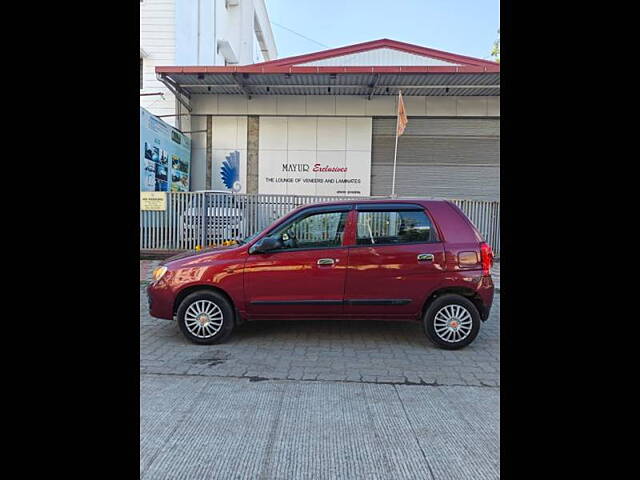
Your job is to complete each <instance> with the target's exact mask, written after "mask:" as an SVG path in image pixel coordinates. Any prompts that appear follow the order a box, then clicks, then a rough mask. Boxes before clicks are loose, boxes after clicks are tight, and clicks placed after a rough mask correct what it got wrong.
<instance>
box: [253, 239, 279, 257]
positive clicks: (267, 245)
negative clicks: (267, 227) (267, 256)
mask: <svg viewBox="0 0 640 480" xmlns="http://www.w3.org/2000/svg"><path fill="white" fill-rule="evenodd" d="M277 248H282V241H281V240H280V239H279V238H276V237H264V238H262V239H260V240H258V241H257V242H256V243H254V244H253V245H252V246H251V249H250V250H249V253H264V252H268V251H269V250H275V249H277Z"/></svg>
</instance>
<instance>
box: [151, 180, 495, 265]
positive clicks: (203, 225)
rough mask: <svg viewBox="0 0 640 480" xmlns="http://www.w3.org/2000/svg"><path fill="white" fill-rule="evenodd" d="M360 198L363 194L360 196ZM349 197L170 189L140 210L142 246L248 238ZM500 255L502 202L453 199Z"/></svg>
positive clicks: (174, 247) (180, 247)
mask: <svg viewBox="0 0 640 480" xmlns="http://www.w3.org/2000/svg"><path fill="white" fill-rule="evenodd" d="M358 199H360V200H362V199H363V197H358ZM332 200H345V197H329V196H298V195H263V194H225V193H212V192H167V202H166V207H167V208H166V210H164V211H140V249H141V250H155V249H158V250H188V249H193V248H196V246H198V245H200V246H209V245H220V244H222V243H223V242H225V241H228V240H236V239H241V238H245V237H247V236H249V235H252V234H254V233H256V232H259V231H261V230H263V229H264V228H266V227H267V226H269V225H270V224H271V223H273V222H274V221H276V220H277V219H279V218H280V217H282V216H284V215H285V214H287V213H288V212H290V211H291V210H293V209H294V208H296V207H299V206H301V205H307V204H310V203H319V202H328V201H332ZM452 202H453V203H455V204H456V205H458V206H459V207H460V208H461V210H462V211H463V212H464V213H465V214H466V215H467V216H468V217H469V219H470V220H471V221H472V222H473V223H474V224H475V225H476V227H477V228H478V230H479V231H480V233H482V235H483V236H484V238H485V240H486V241H487V242H488V243H489V244H490V245H491V246H492V248H493V251H494V252H495V254H496V256H499V255H500V202H498V201H493V202H492V201H482V200H455V199H454V200H452Z"/></svg>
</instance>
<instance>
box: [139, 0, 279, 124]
mask: <svg viewBox="0 0 640 480" xmlns="http://www.w3.org/2000/svg"><path fill="white" fill-rule="evenodd" d="M276 57H277V50H276V46H275V41H274V38H273V32H272V31H271V24H270V22H269V16H268V14H267V10H266V6H265V2H264V0H141V1H140V94H141V95H140V106H141V107H144V108H145V109H147V110H148V111H150V112H151V113H152V114H154V115H158V116H161V117H162V118H163V120H165V121H166V122H167V123H169V124H171V125H173V126H175V127H176V128H178V129H181V130H183V131H188V130H190V128H191V126H190V124H189V120H190V116H189V115H188V114H189V108H188V107H187V106H185V105H183V104H182V103H180V102H179V101H177V99H176V97H175V95H174V91H173V88H172V87H171V86H168V85H166V84H164V83H162V82H160V81H158V79H157V76H156V70H155V69H156V67H157V66H159V65H189V66H197V65H218V66H225V65H248V64H252V63H256V62H261V61H269V60H273V59H275V58H276ZM159 93H162V95H158V94H159Z"/></svg>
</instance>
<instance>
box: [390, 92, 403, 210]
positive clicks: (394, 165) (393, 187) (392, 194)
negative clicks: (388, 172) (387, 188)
mask: <svg viewBox="0 0 640 480" xmlns="http://www.w3.org/2000/svg"><path fill="white" fill-rule="evenodd" d="M400 95H402V90H399V91H398V106H396V148H395V150H394V152H393V179H392V180H391V196H392V197H395V196H396V158H397V156H398V124H399V123H400V115H399V112H398V108H399V106H400V103H399V102H400Z"/></svg>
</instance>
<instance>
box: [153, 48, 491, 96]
mask: <svg viewBox="0 0 640 480" xmlns="http://www.w3.org/2000/svg"><path fill="white" fill-rule="evenodd" d="M361 62H368V63H369V64H367V65H360V64H359V63H361ZM394 62H402V63H403V64H394ZM371 63H373V64H371ZM156 74H157V76H158V78H159V79H160V81H162V82H163V83H165V84H166V85H167V86H168V87H169V88H172V89H175V90H177V91H179V92H181V93H183V94H185V95H186V96H191V95H196V94H224V95H366V96H369V97H371V96H374V95H397V93H398V91H399V90H402V94H403V95H409V96H410V95H426V96H470V95H474V96H497V95H500V65H499V64H498V63H495V62H491V61H488V60H481V59H476V58H472V57H466V56H462V55H456V54H453V53H448V52H442V51H439V50H433V49H429V48H425V47H420V46H417V45H411V44H405V43H401V42H396V41H393V40H388V39H382V40H376V41H373V42H366V43H363V44H358V45H351V46H348V47H341V48H337V49H331V50H325V51H322V52H316V53H312V54H308V55H299V56H296V57H289V58H283V59H278V60H273V61H270V62H262V63H257V64H253V65H246V66H226V67H220V66H167V67H164V66H160V67H156Z"/></svg>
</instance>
